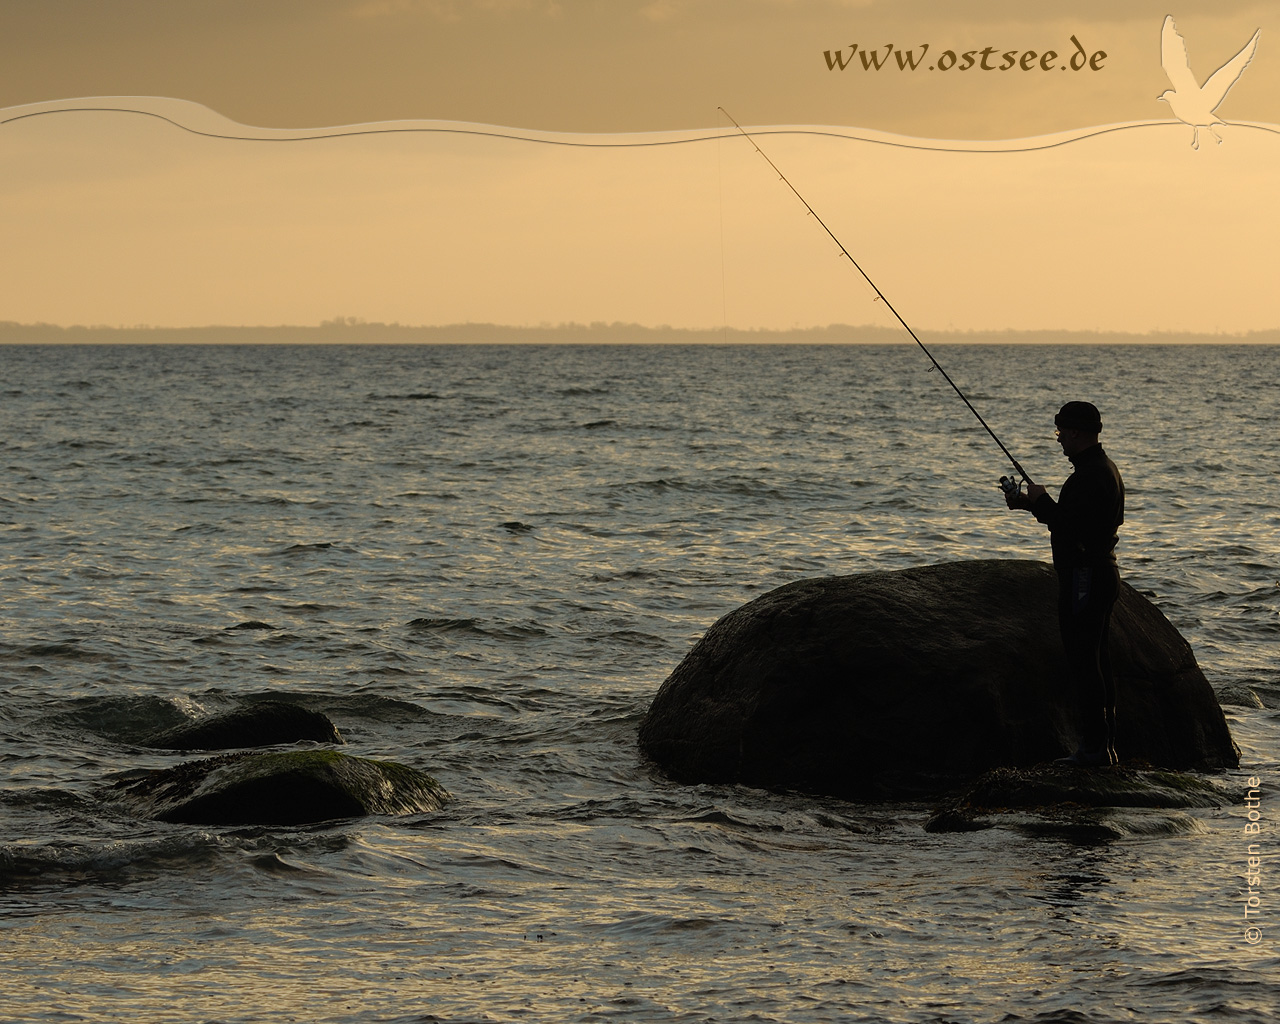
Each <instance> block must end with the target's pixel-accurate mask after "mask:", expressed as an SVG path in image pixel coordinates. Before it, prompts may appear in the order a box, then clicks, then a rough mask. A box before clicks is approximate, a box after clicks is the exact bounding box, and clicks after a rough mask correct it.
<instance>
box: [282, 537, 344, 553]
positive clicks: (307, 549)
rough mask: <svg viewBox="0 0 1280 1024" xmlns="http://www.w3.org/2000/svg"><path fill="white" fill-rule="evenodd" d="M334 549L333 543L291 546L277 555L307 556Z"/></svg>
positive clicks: (322, 542)
mask: <svg viewBox="0 0 1280 1024" xmlns="http://www.w3.org/2000/svg"><path fill="white" fill-rule="evenodd" d="M332 547H334V544H333V542H332V541H327V540H326V541H320V542H318V543H316V544H290V545H289V546H288V547H287V548H281V549H280V550H279V551H277V552H275V553H276V554H277V555H307V554H311V553H312V552H315V551H328V550H329V549H330V548H332Z"/></svg>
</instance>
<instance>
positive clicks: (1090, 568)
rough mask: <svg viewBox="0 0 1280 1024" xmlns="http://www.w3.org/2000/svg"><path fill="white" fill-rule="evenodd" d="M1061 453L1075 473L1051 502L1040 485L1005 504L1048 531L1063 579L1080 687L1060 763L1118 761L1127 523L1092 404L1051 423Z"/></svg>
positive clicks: (1065, 632)
mask: <svg viewBox="0 0 1280 1024" xmlns="http://www.w3.org/2000/svg"><path fill="white" fill-rule="evenodd" d="M1053 422H1054V423H1055V424H1056V425H1057V427H1058V431H1057V433H1058V443H1059V444H1060V445H1062V453H1063V454H1064V455H1065V456H1066V457H1067V458H1068V459H1070V460H1071V464H1072V466H1074V467H1075V469H1074V471H1073V472H1072V474H1071V475H1070V476H1069V477H1067V479H1066V481H1065V482H1064V483H1063V485H1062V488H1061V490H1060V491H1059V494H1058V500H1057V501H1054V500H1053V499H1052V498H1051V497H1049V495H1048V493H1047V492H1046V491H1045V489H1044V488H1043V487H1041V486H1040V485H1039V484H1028V485H1027V492H1026V493H1025V494H1022V493H1006V494H1005V504H1007V505H1008V506H1009V507H1010V508H1022V509H1026V510H1028V511H1029V512H1031V514H1032V515H1034V516H1035V517H1036V518H1037V519H1038V520H1040V522H1042V523H1044V524H1045V525H1046V526H1048V527H1049V540H1050V543H1051V545H1052V547H1053V568H1054V570H1055V571H1056V572H1057V574H1058V628H1059V629H1060V630H1061V633H1062V646H1063V648H1064V650H1065V652H1066V656H1067V666H1068V668H1069V670H1070V672H1071V675H1072V677H1073V679H1074V680H1075V685H1076V698H1077V700H1078V702H1079V707H1080V717H1081V739H1080V745H1079V747H1078V748H1077V749H1076V751H1075V753H1073V754H1071V755H1069V756H1068V757H1065V758H1062V760H1063V761H1064V762H1066V763H1068V764H1075V765H1085V766H1093V765H1111V764H1115V763H1116V750H1115V727H1116V688H1115V681H1114V680H1113V679H1112V676H1111V662H1110V660H1109V659H1108V657H1107V633H1108V630H1109V628H1110V625H1111V609H1112V607H1114V605H1115V602H1116V596H1117V595H1118V594H1119V592H1120V574H1119V572H1118V570H1117V569H1116V556H1115V546H1116V541H1117V539H1118V538H1117V535H1116V531H1117V530H1118V528H1119V527H1120V524H1121V523H1123V522H1124V481H1123V480H1122V479H1121V478H1120V471H1119V470H1118V469H1116V464H1115V463H1114V462H1112V461H1111V460H1110V459H1109V458H1107V453H1106V452H1104V451H1103V450H1102V445H1101V444H1099V443H1098V434H1099V433H1100V432H1101V430H1102V417H1101V415H1100V414H1099V413H1098V410H1097V408H1096V407H1095V406H1093V405H1091V404H1090V403H1089V402H1068V403H1067V404H1066V405H1064V406H1063V407H1062V409H1061V411H1059V413H1058V415H1057V416H1055V417H1054V420H1053Z"/></svg>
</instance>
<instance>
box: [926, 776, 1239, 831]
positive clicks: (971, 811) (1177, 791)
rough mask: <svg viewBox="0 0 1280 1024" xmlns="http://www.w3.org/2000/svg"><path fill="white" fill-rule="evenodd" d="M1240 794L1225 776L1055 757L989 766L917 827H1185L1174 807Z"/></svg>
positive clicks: (1221, 803) (1235, 798)
mask: <svg viewBox="0 0 1280 1024" xmlns="http://www.w3.org/2000/svg"><path fill="white" fill-rule="evenodd" d="M1242 797H1243V792H1235V791H1233V790H1232V789H1231V787H1229V786H1228V785H1227V784H1226V783H1225V782H1219V781H1216V780H1214V779H1210V778H1208V777H1206V776H1203V775H1190V774H1186V773H1184V772H1171V771H1159V770H1156V769H1137V768H1126V767H1114V768H1074V767H1071V766H1068V765H1056V764H1048V765H1039V766H1037V767H1034V768H996V769H994V770H993V771H990V772H987V773H985V774H984V775H982V776H980V777H979V778H978V779H977V780H976V781H975V782H974V783H973V784H972V785H970V786H969V787H968V788H966V789H965V790H964V792H963V793H961V794H960V795H959V796H957V797H955V798H953V799H952V800H950V801H948V803H947V804H945V805H944V806H943V807H940V808H939V809H938V810H936V811H935V812H934V813H933V815H932V816H931V817H930V818H929V820H928V822H927V823H926V824H925V831H927V832H970V831H974V830H976V829H983V828H992V827H995V826H1004V827H1009V828H1014V829H1017V830H1019V831H1023V832H1035V833H1045V832H1052V833H1058V834H1067V835H1074V836H1077V837H1081V838H1094V837H1097V838H1106V837H1111V836H1121V835H1132V834H1136V833H1141V834H1149V833H1153V832H1182V831H1193V830H1195V829H1196V828H1197V827H1198V825H1197V823H1196V820H1195V819H1194V818H1192V817H1190V816H1189V815H1186V814H1180V813H1176V812H1178V811H1180V810H1182V809H1185V808H1197V807H1198V808H1205V807H1227V806H1230V805H1231V804H1235V803H1239V802H1240V800H1241V798H1242ZM1152 811H1162V812H1166V813H1150V812H1152ZM1170 811H1173V812H1175V813H1172V814H1170V813H1167V812H1170Z"/></svg>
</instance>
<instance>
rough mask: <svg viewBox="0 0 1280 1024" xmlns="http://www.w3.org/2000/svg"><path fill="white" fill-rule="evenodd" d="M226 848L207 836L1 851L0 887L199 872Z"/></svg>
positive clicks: (14, 848) (10, 848)
mask: <svg viewBox="0 0 1280 1024" xmlns="http://www.w3.org/2000/svg"><path fill="white" fill-rule="evenodd" d="M224 849H225V844H224V842H223V841H222V840H220V839H219V838H218V837H217V836H214V835H211V834H210V833H207V832H188V833H185V834H183V835H176V836H166V837H164V838H158V839H141V840H134V841H129V842H120V841H114V842H112V841H109V842H103V843H50V844H47V845H44V846H34V847H33V846H26V845H22V846H17V845H15V846H3V847H0V885H2V884H16V883H22V882H25V883H28V884H31V883H42V882H48V881H51V880H59V881H71V882H81V881H97V882H102V881H112V880H115V879H117V878H119V877H121V876H122V875H131V874H136V873H139V872H144V873H145V872H150V871H158V870H161V869H163V870H166V871H172V870H174V869H175V868H184V867H186V868H191V867H200V866H203V865H206V864H208V863H210V862H211V861H212V860H214V859H216V858H217V857H218V856H219V855H220V854H221V853H222V852H223V850H224Z"/></svg>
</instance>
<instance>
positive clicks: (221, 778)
mask: <svg viewBox="0 0 1280 1024" xmlns="http://www.w3.org/2000/svg"><path fill="white" fill-rule="evenodd" d="M111 794H112V796H114V797H115V798H116V799H118V800H120V801H123V802H124V803H126V804H127V805H128V806H129V807H130V809H131V810H132V811H133V812H134V813H136V814H137V815H138V816H140V817H145V818H153V819H155V820H158V821H168V822H183V823H188V824H200V825H298V824H305V823H309V822H318V821H330V820H333V819H338V818H353V817H360V816H363V815H370V814H397V815H398V814H420V813H425V812H430V811H436V810H439V809H440V808H441V807H442V806H444V804H445V803H446V802H448V800H449V799H450V795H449V793H448V792H447V791H446V790H445V789H444V787H442V786H441V785H440V784H439V783H438V782H436V780H435V779H434V778H432V777H431V776H430V775H428V774H427V773H426V772H422V771H419V770H418V769H416V768H410V767H408V766H406V765H402V764H396V763H394V762H391V761H372V760H368V759H366V758H360V757H352V756H350V755H347V754H343V753H340V752H338V751H335V750H290V751H279V752H271V753H251V752H244V753H235V754H223V755H221V756H219V757H211V758H205V759H203V760H199V761H189V762H186V763H185V764H181V765H177V766H176V767H173V768H165V769H160V770H158V771H151V772H146V773H145V774H143V775H142V776H141V777H133V778H128V779H124V780H121V781H120V782H118V783H116V784H115V786H113V787H112V790H111Z"/></svg>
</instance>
